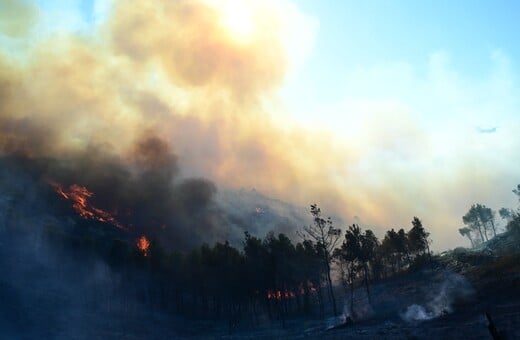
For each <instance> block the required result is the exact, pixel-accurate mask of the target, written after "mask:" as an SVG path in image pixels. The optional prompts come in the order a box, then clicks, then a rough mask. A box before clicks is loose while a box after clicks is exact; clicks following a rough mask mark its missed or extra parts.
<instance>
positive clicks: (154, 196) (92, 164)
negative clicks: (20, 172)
mask: <svg viewBox="0 0 520 340" xmlns="http://www.w3.org/2000/svg"><path fill="white" fill-rule="evenodd" d="M131 152H132V157H131V158H130V160H123V159H121V158H119V157H117V156H115V155H111V154H110V153H108V152H105V151H103V149H102V148H101V147H91V148H88V151H86V152H84V153H77V154H75V155H73V156H72V157H70V158H67V159H49V158H45V159H42V158H37V159H29V158H27V157H25V156H19V157H22V158H21V159H22V160H23V161H22V162H20V164H22V167H23V168H24V169H25V170H26V171H28V172H29V173H31V174H33V176H38V177H39V178H41V179H42V180H43V181H46V182H49V183H50V182H58V183H60V184H62V185H63V186H64V187H68V186H70V185H72V184H78V185H81V186H85V187H86V188H87V189H88V190H89V191H91V192H93V193H94V196H93V197H91V198H89V203H90V204H92V205H93V206H95V207H96V208H100V209H103V210H105V211H107V212H109V213H111V214H112V215H113V216H114V217H115V218H116V220H117V221H118V222H120V223H122V224H123V225H124V226H125V227H126V228H127V229H128V232H130V233H131V234H135V235H140V234H144V235H146V236H148V237H149V238H152V239H154V240H157V241H158V242H159V243H160V244H161V245H162V246H163V247H165V248H166V249H170V250H171V249H180V250H186V249H189V248H191V247H193V246H196V245H198V244H200V243H202V242H203V241H206V242H211V241H215V240H221V238H222V237H223V235H224V233H225V230H224V229H225V228H226V224H225V223H223V217H222V215H223V212H222V211H221V210H220V209H218V208H217V206H216V204H215V202H214V196H215V194H216V192H217V188H216V186H215V184H213V183H212V182H211V181H209V180H206V179H202V178H181V177H180V176H179V170H178V165H177V157H176V156H175V155H174V154H173V153H172V151H171V150H170V147H169V146H168V145H167V144H166V143H165V142H164V141H163V140H161V139H160V138H158V137H156V136H154V135H147V136H144V137H142V138H141V139H139V140H138V141H137V142H136V144H135V146H134V147H133V149H132V151H131Z"/></svg>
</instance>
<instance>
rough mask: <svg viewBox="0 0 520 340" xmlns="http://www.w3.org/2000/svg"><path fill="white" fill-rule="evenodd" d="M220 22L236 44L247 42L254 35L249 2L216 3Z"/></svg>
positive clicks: (252, 17)
mask: <svg viewBox="0 0 520 340" xmlns="http://www.w3.org/2000/svg"><path fill="white" fill-rule="evenodd" d="M210 3H211V2H210ZM215 4H217V5H218V7H217V9H218V10H219V11H220V17H221V18H220V20H221V21H222V24H223V25H224V27H225V28H226V30H227V31H228V32H229V34H230V35H231V37H232V38H234V39H235V40H237V41H238V42H247V41H248V39H249V38H251V35H252V34H253V33H254V16H253V11H254V9H253V8H252V6H253V4H252V3H251V2H250V1H241V0H231V1H218V2H215Z"/></svg>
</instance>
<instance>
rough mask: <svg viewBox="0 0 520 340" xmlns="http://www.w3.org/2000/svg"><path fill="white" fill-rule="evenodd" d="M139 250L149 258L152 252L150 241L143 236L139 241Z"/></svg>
mask: <svg viewBox="0 0 520 340" xmlns="http://www.w3.org/2000/svg"><path fill="white" fill-rule="evenodd" d="M137 249H139V250H140V251H141V252H142V253H143V255H144V256H148V251H149V250H150V241H148V239H147V238H146V237H145V236H144V235H143V236H141V237H139V239H138V240H137Z"/></svg>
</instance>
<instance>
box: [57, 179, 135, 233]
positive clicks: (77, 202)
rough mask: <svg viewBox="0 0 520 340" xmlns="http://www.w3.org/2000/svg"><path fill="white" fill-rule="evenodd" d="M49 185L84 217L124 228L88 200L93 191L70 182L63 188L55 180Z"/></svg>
mask: <svg viewBox="0 0 520 340" xmlns="http://www.w3.org/2000/svg"><path fill="white" fill-rule="evenodd" d="M50 185H51V186H52V187H53V188H54V190H55V191H56V192H57V193H58V194H59V195H60V196H61V197H63V198H65V199H67V200H69V201H71V202H72V208H73V209H74V211H76V212H77V213H78V215H79V216H81V217H83V218H84V219H90V220H95V221H99V222H103V223H110V224H112V225H114V226H116V227H118V228H121V229H126V228H125V227H124V226H123V225H122V224H121V223H120V222H119V221H117V220H116V219H115V218H114V217H113V216H112V215H111V214H109V213H108V212H106V211H104V210H102V209H99V208H96V207H95V206H93V205H92V204H90V203H89V201H88V200H89V198H92V197H93V196H94V193H92V192H91V191H89V190H88V189H87V188H86V187H84V186H81V185H78V184H72V185H70V186H69V187H68V188H65V187H64V186H63V185H61V184H59V183H56V182H50Z"/></svg>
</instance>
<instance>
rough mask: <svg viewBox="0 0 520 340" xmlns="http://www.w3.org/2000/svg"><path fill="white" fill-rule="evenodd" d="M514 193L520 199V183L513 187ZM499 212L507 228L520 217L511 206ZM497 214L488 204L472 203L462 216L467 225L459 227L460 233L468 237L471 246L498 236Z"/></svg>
mask: <svg viewBox="0 0 520 340" xmlns="http://www.w3.org/2000/svg"><path fill="white" fill-rule="evenodd" d="M513 193H514V194H515V195H516V196H518V199H519V200H520V184H519V185H517V187H516V188H515V189H513ZM498 214H499V216H500V217H501V218H502V219H503V220H505V222H506V230H509V229H510V227H511V226H512V225H515V224H514V223H511V222H512V221H516V220H517V219H518V214H519V212H518V211H515V210H514V209H510V208H500V209H499V210H498ZM496 216H497V213H496V211H494V210H493V209H491V208H489V207H487V206H486V205H484V204H480V203H475V204H472V205H471V207H470V208H469V210H468V211H467V212H466V214H465V215H464V216H462V222H463V223H464V225H465V227H462V228H459V233H460V234H461V235H462V236H464V237H467V238H468V240H469V241H470V244H471V247H476V246H478V245H480V244H482V243H484V242H488V241H489V240H490V239H491V238H493V237H495V236H497V222H496Z"/></svg>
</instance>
